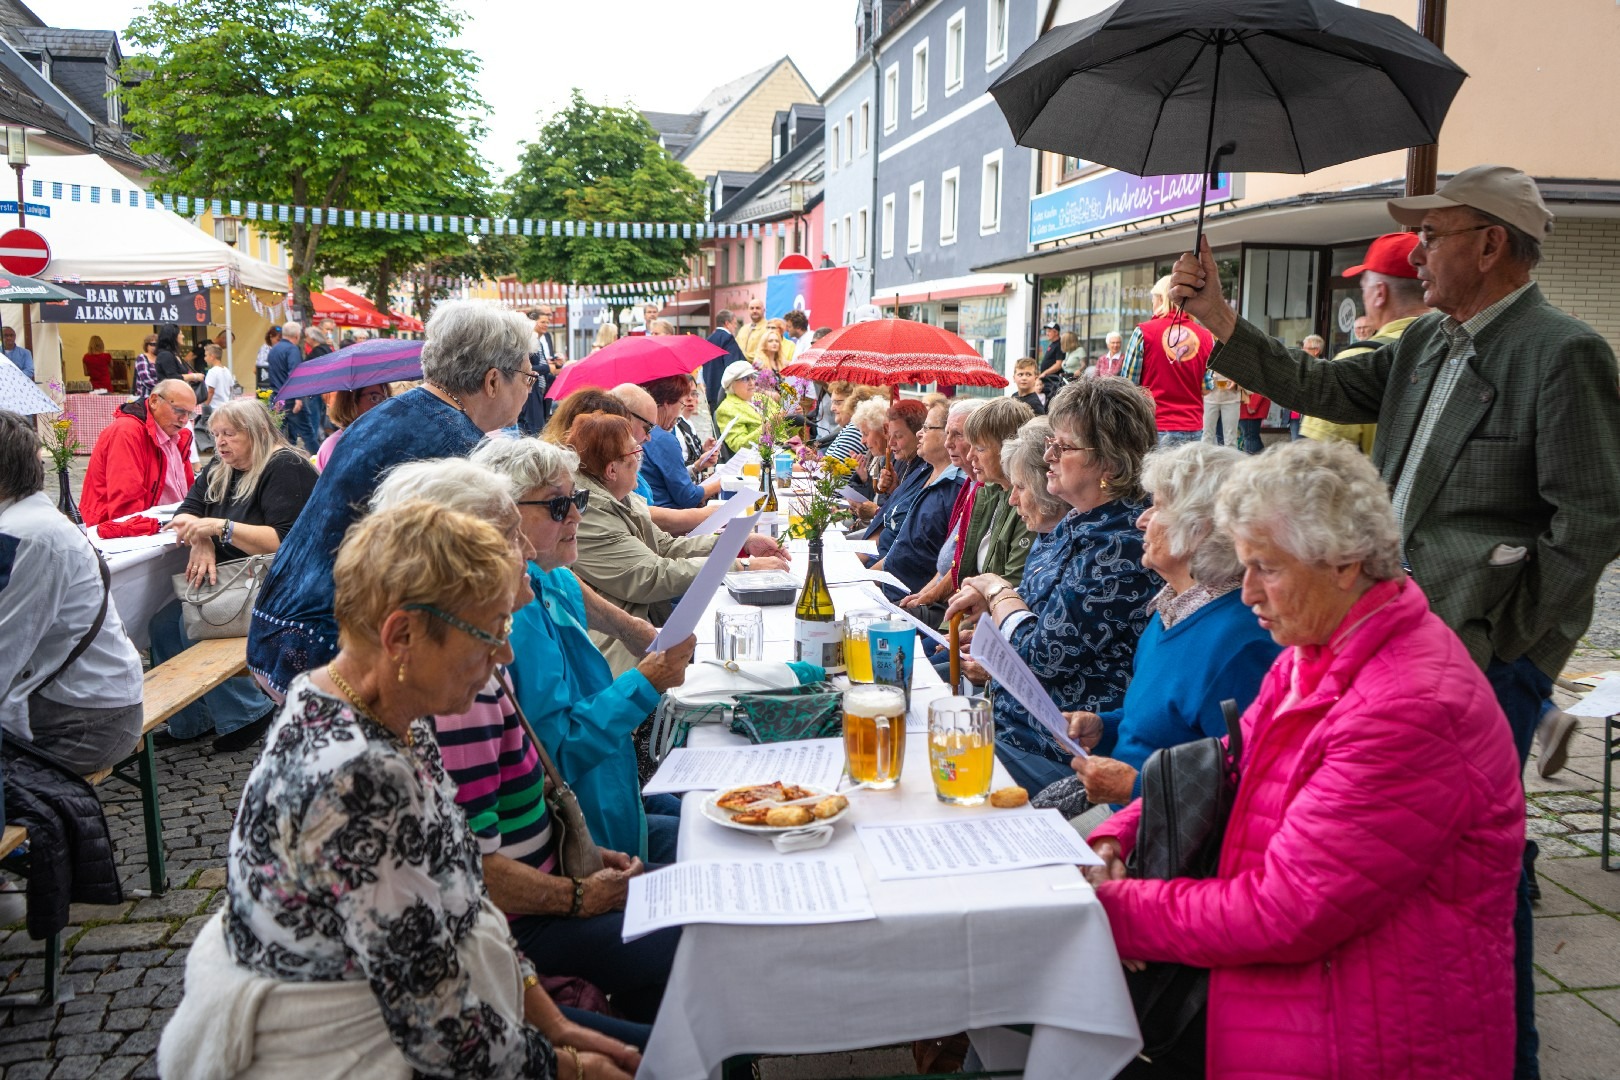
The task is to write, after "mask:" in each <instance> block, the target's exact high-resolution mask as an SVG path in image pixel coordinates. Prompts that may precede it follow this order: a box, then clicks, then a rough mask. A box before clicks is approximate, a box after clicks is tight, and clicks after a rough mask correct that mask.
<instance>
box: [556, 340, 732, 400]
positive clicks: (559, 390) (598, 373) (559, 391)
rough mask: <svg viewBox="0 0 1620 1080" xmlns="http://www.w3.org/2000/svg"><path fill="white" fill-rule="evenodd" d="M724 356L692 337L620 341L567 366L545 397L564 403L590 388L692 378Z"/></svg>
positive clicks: (712, 346)
mask: <svg viewBox="0 0 1620 1080" xmlns="http://www.w3.org/2000/svg"><path fill="white" fill-rule="evenodd" d="M724 354H725V350H724V349H722V348H721V347H720V346H718V345H716V344H714V343H713V342H711V341H708V340H707V339H705V338H700V337H697V336H696V335H693V334H661V335H657V336H653V337H647V336H640V337H629V338H620V339H619V340H618V341H615V342H614V343H613V344H611V345H607V346H604V347H603V348H602V349H601V350H600V351H598V352H596V353H593V354H592V355H590V356H588V357H586V358H585V359H584V360H576V361H575V362H574V363H572V364H569V365H567V366H566V367H564V368H563V369H562V374H560V375H558V376H557V379H556V381H555V382H553V383H552V384H551V389H550V390H548V391H546V397H548V398H551V399H552V400H553V401H561V400H562V399H563V398H565V397H567V396H568V395H569V394H572V393H573V392H574V391H575V390H583V389H585V388H587V387H597V388H598V389H602V390H611V389H612V388H613V387H615V386H618V385H619V384H620V383H648V382H652V381H653V380H654V379H662V378H666V377H668V376H670V375H690V374H692V372H694V371H696V370H697V369H698V368H700V367H702V366H703V365H704V364H706V363H708V362H709V361H710V360H713V359H714V358H715V357H717V356H722V355H724Z"/></svg>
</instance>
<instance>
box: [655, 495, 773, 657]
mask: <svg viewBox="0 0 1620 1080" xmlns="http://www.w3.org/2000/svg"><path fill="white" fill-rule="evenodd" d="M758 520H759V515H758V514H750V515H749V516H747V517H740V518H733V519H732V520H731V521H729V522H727V523H726V527H725V528H724V529H722V530H721V532H720V535H719V536H717V537H715V540H714V549H713V550H711V551H710V552H709V557H708V559H707V560H705V561H704V563H703V567H702V568H701V569H700V570H698V575H697V577H696V578H694V579H693V580H692V584H691V585H689V586H688V587H687V589H686V592H685V594H684V595H682V597H681V602H680V603H679V604H676V605H675V610H674V611H672V612H670V613H669V618H668V619H667V620H666V621H665V622H664V625H663V626H661V627H659V629H658V636H657V637H655V638H653V640H652V644H651V645H649V646H647V651H648V652H649V653H655V652H659V651H661V650H663V649H667V648H669V647H670V646H671V645H679V644H680V643H681V642H683V641H685V640H686V639H687V638H688V637H691V636H692V631H694V630H696V629H697V625H698V623H699V622H700V621H701V620H702V618H703V613H704V612H705V611H707V610H708V607H709V601H710V600H712V599H713V598H714V594H715V591H716V590H718V589H719V588H720V583H721V582H722V581H723V580H725V576H726V575H727V574H728V573H730V572H731V563H732V560H734V559H735V558H736V557H737V552H739V551H741V550H742V546H743V544H744V543H745V542H746V541H747V540H748V534H749V533H750V532H752V531H753V530H754V523H755V522H757V521H758Z"/></svg>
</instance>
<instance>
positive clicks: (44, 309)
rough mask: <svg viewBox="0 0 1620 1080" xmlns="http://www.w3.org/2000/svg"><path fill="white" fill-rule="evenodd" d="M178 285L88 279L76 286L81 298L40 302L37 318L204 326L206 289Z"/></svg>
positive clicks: (207, 314)
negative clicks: (133, 283) (89, 280)
mask: <svg viewBox="0 0 1620 1080" xmlns="http://www.w3.org/2000/svg"><path fill="white" fill-rule="evenodd" d="M179 284H180V283H179V282H170V283H169V284H168V285H165V284H162V283H157V284H152V285H125V284H121V283H119V282H88V281H87V282H84V283H82V284H80V285H79V286H78V287H79V288H81V289H83V290H84V298H83V299H81V300H58V301H55V302H54V303H49V304H41V305H39V312H40V318H41V319H42V320H44V321H45V322H48V323H126V324H130V325H144V326H158V325H161V324H163V323H176V324H178V325H180V326H207V325H208V322H209V315H210V313H211V312H210V308H209V302H208V300H209V297H208V293H207V291H206V290H203V291H198V292H190V291H182V289H181V288H180V287H179ZM170 286H174V287H172V288H171V287H170Z"/></svg>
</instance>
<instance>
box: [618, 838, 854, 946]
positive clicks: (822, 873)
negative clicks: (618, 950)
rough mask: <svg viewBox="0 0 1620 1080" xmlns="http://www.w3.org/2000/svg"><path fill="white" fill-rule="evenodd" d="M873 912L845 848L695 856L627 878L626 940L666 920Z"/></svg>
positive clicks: (782, 920) (837, 916)
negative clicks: (788, 854)
mask: <svg viewBox="0 0 1620 1080" xmlns="http://www.w3.org/2000/svg"><path fill="white" fill-rule="evenodd" d="M875 918H877V913H876V912H874V911H873V910H872V899H871V896H870V895H869V894H868V893H867V891H866V882H864V881H863V880H861V871H860V867H859V866H857V865H856V863H855V859H854V857H853V856H851V855H822V856H818V857H816V858H805V859H783V858H781V857H779V856H777V857H772V858H768V859H698V860H694V861H692V862H680V863H675V864H673V865H671V866H666V867H665V868H664V869H662V870H656V871H654V872H653V873H650V874H642V875H641V876H640V877H634V878H631V879H630V891H629V895H628V896H627V897H626V898H625V905H624V940H626V941H632V940H634V939H636V938H638V937H641V936H642V935H644V934H650V933H652V932H653V931H654V930H662V929H663V928H664V927H666V926H685V925H686V924H688V923H725V924H728V925H734V926H803V925H809V924H812V923H838V922H861V921H864V920H867V919H875Z"/></svg>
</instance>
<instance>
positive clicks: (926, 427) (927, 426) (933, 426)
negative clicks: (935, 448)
mask: <svg viewBox="0 0 1620 1080" xmlns="http://www.w3.org/2000/svg"><path fill="white" fill-rule="evenodd" d="M922 430H924V431H944V430H945V425H944V424H924V425H923V426H922Z"/></svg>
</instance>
